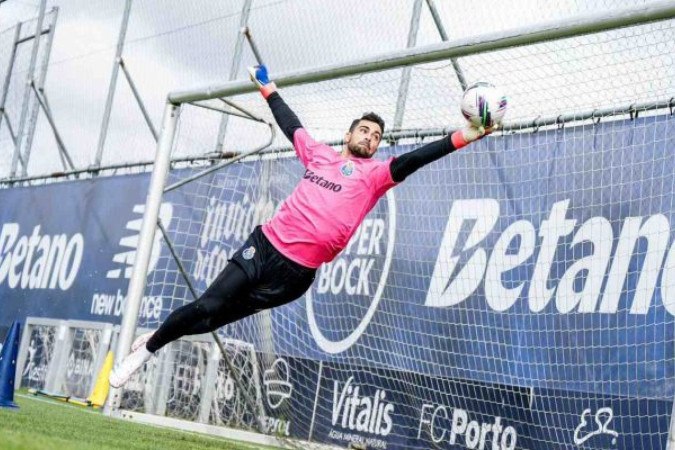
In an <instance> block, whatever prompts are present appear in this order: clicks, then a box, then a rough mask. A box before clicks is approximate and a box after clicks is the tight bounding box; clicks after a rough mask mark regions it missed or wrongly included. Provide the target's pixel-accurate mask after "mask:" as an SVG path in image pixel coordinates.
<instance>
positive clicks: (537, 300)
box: [425, 199, 675, 315]
mask: <svg viewBox="0 0 675 450" xmlns="http://www.w3.org/2000/svg"><path fill="white" fill-rule="evenodd" d="M569 203H570V200H562V201H559V202H556V203H555V204H553V205H552V207H551V211H550V213H549V216H548V218H547V219H545V220H543V221H542V223H541V225H540V227H539V230H538V231H537V230H536V229H535V227H534V225H533V224H532V223H531V222H529V221H527V220H518V221H516V222H513V223H512V224H510V225H509V226H508V227H507V228H506V229H505V230H504V231H502V232H501V234H500V236H499V237H498V239H497V241H496V243H495V244H494V245H493V246H492V249H491V252H492V254H491V255H490V254H489V253H488V248H486V247H485V246H482V245H481V243H482V242H483V241H484V240H485V239H486V237H487V236H488V235H489V234H490V233H491V232H492V230H493V228H494V227H495V225H496V224H497V222H498V220H499V218H500V210H499V202H498V201H497V200H494V199H471V200H456V201H455V202H453V204H452V208H451V210H450V215H449V218H448V223H447V226H446V229H445V233H444V236H443V241H442V242H441V248H440V250H439V253H438V259H437V261H436V264H435V266H434V271H433V274H432V278H431V283H430V286H429V291H428V293H427V298H426V301H425V305H426V306H431V307H448V306H453V305H457V304H459V303H462V302H463V301H465V300H466V299H468V298H469V297H470V296H471V295H473V294H474V292H475V291H476V290H477V289H478V287H479V286H480V284H481V283H483V288H484V294H485V300H486V302H487V304H488V306H489V307H490V308H491V309H492V310H495V311H505V310H507V309H509V308H511V307H512V306H513V305H514V304H515V302H516V301H517V300H518V299H519V298H520V297H521V294H522V293H523V292H525V295H524V296H525V298H527V301H528V306H529V309H530V310H531V311H532V312H541V311H543V310H544V309H545V308H546V307H547V306H548V305H549V303H550V302H551V301H552V300H553V298H554V297H555V306H556V309H557V310H558V312H560V313H564V314H565V313H570V312H572V311H575V310H576V311H577V312H580V313H610V314H614V313H616V312H617V311H618V307H619V303H620V299H621V296H622V294H624V293H625V291H624V290H623V289H622V286H624V284H625V282H626V280H627V279H628V278H629V277H628V272H629V268H630V264H631V260H632V259H633V256H634V254H635V253H636V249H639V248H640V246H641V245H642V244H645V245H646V246H647V248H648V251H645V250H644V248H643V249H642V250H639V252H640V253H642V254H643V255H644V261H643V263H642V266H641V268H640V271H639V273H638V277H637V278H638V280H637V282H636V286H635V288H634V289H632V290H633V291H634V292H635V293H640V295H637V294H634V295H633V298H632V299H630V298H629V299H628V301H629V302H630V313H631V314H647V311H648V310H649V307H650V305H651V302H652V298H653V294H654V290H655V288H656V285H657V280H658V278H659V274H660V273H662V276H661V294H662V295H661V296H659V297H660V298H661V299H662V303H663V306H664V307H665V309H666V310H667V311H668V312H669V313H670V314H672V315H675V245H672V246H671V247H670V250H668V242H669V240H670V230H671V226H670V223H669V221H668V218H667V217H666V216H665V215H663V214H655V215H652V216H648V217H642V216H637V217H625V218H623V220H622V223H621V229H620V232H619V235H618V237H617V236H614V231H613V229H612V226H611V224H610V222H609V220H608V219H606V218H604V217H601V216H598V217H591V218H589V219H588V220H586V221H585V222H583V223H582V224H580V226H579V227H578V229H576V232H575V227H576V225H577V221H576V220H575V219H570V218H567V209H568V207H569ZM468 224H471V228H470V230H469V235H468V237H467V239H466V240H465V242H464V245H463V248H462V249H461V252H463V253H464V254H465V255H466V256H467V257H468V260H467V261H466V263H465V264H464V265H463V266H459V264H458V263H459V260H460V257H459V256H458V253H459V251H458V249H457V248H456V247H457V246H458V242H459V239H458V236H460V235H461V231H462V229H463V228H464V229H466V228H465V227H464V226H465V225H468ZM570 235H572V242H571V244H570V248H572V247H575V246H579V245H582V244H592V251H593V253H592V254H590V255H585V256H583V257H581V258H578V259H577V260H575V261H573V263H572V264H571V265H569V266H568V267H566V270H565V272H564V273H563V275H562V276H561V277H560V280H559V281H558V282H557V285H552V283H551V280H549V275H550V273H551V270H552V267H553V265H554V263H555V262H556V255H558V258H560V249H561V248H562V243H561V242H559V241H561V239H562V238H565V237H566V236H570ZM538 238H539V239H538ZM515 242H517V243H518V248H516V249H515V250H514V249H513V243H515ZM587 248H588V247H587ZM612 256H613V257H612ZM531 258H532V259H534V262H533V263H532V264H533V266H534V268H533V270H532V274H531V276H530V280H529V281H525V282H523V283H521V284H520V285H517V286H513V287H506V286H504V285H503V283H502V275H503V274H504V273H506V272H508V271H510V270H513V269H516V268H517V267H519V266H521V265H523V264H525V262H526V261H527V260H529V259H531ZM458 266H459V267H458ZM582 273H585V274H586V276H585V283H584V284H583V286H582V289H581V290H579V289H578V284H579V283H578V282H577V281H578V278H579V275H580V274H582ZM605 278H606V279H607V281H606V283H605V288H604V289H603V280H604V279H605ZM528 284H529V286H527V285H528ZM624 295H625V294H624Z"/></svg>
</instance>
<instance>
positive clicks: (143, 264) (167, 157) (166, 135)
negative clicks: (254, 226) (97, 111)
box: [108, 102, 180, 412]
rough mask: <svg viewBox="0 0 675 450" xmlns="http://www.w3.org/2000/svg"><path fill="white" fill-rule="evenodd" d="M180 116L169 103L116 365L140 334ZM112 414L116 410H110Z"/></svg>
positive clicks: (116, 399) (115, 398)
mask: <svg viewBox="0 0 675 450" xmlns="http://www.w3.org/2000/svg"><path fill="white" fill-rule="evenodd" d="M179 114H180V106H178V105H174V104H171V103H169V102H167V103H166V106H165V108H164V119H163V120H162V130H161V132H160V138H159V142H158V144H157V155H156V156H155V167H154V170H153V171H152V176H151V177H150V187H149V189H148V196H147V199H146V202H145V213H144V214H143V222H142V224H141V231H140V234H139V238H138V248H137V249H136V260H135V261H134V267H133V272H132V275H131V279H130V280H129V289H128V292H127V302H126V306H125V308H124V314H123V317H122V325H121V327H120V335H119V340H118V341H117V349H116V352H115V362H116V364H119V363H120V362H121V361H122V360H123V359H124V357H125V356H127V355H128V354H129V349H130V348H131V342H132V341H133V339H134V333H135V331H136V322H137V320H138V311H139V309H140V307H141V299H142V298H143V292H144V291H145V283H146V278H147V273H148V265H149V263H150V254H151V253H152V245H153V241H154V237H155V230H156V228H157V218H158V217H159V208H160V206H161V204H162V193H163V191H164V185H165V183H166V178H167V175H168V173H169V166H170V161H171V149H172V148H173V141H174V136H175V133H176V124H177V122H178V116H179ZM121 392H122V391H121V389H112V390H111V393H110V398H111V401H110V402H109V405H110V408H112V409H117V408H118V407H119V403H120V400H121V395H120V394H121ZM108 411H110V412H111V411H112V410H111V409H108Z"/></svg>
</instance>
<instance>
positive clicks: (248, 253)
mask: <svg viewBox="0 0 675 450" xmlns="http://www.w3.org/2000/svg"><path fill="white" fill-rule="evenodd" d="M254 255H255V247H254V246H250V247H249V248H247V249H246V250H244V251H243V252H242V254H241V256H243V257H244V259H252V258H253V256H254Z"/></svg>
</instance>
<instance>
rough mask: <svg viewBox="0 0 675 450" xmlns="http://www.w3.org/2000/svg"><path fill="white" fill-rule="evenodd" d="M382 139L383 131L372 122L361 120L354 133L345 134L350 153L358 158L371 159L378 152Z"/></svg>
mask: <svg viewBox="0 0 675 450" xmlns="http://www.w3.org/2000/svg"><path fill="white" fill-rule="evenodd" d="M381 139H382V129H380V126H379V125H378V124H377V123H375V122H371V121H370V120H360V121H359V123H358V124H357V125H356V128H354V131H348V132H347V134H345V144H346V145H347V149H348V150H349V152H350V153H351V154H352V155H354V156H355V157H357V158H370V157H372V156H373V155H374V154H375V152H376V151H377V147H378V146H379V145H380V140H381Z"/></svg>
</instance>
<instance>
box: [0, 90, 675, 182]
mask: <svg viewBox="0 0 675 450" xmlns="http://www.w3.org/2000/svg"><path fill="white" fill-rule="evenodd" d="M661 109H669V110H670V111H673V109H675V98H671V99H669V100H663V101H657V102H648V103H635V104H631V105H624V106H621V107H616V108H601V109H594V110H587V111H584V112H579V113H570V114H561V115H559V116H546V117H543V118H542V117H537V118H536V119H534V120H532V119H530V120H522V121H518V122H507V123H505V124H504V126H503V127H502V128H500V129H499V130H500V131H501V132H508V131H527V130H529V129H531V128H533V129H535V130H536V129H537V128H540V127H543V126H551V125H558V126H563V125H565V124H567V123H574V122H579V121H583V120H588V119H594V120H596V121H597V120H599V119H601V118H603V117H612V116H619V115H621V114H631V113H633V115H634V114H635V112H638V113H642V112H644V111H656V110H661ZM268 125H269V124H268ZM270 127H271V128H272V130H274V127H272V126H270ZM449 131H451V129H450V128H426V129H410V130H400V131H391V132H388V133H385V134H384V136H382V140H384V141H390V140H393V141H396V140H399V139H414V138H418V139H421V138H428V137H436V136H445V135H446V134H448V132H449ZM322 142H323V143H324V144H326V145H329V146H331V145H340V144H342V143H343V139H342V138H340V139H336V140H327V141H322ZM256 151H260V149H257V150H256ZM275 152H276V153H283V152H293V147H290V146H281V147H274V148H271V149H269V150H268V151H265V152H264V154H268V153H275ZM250 154H251V153H248V152H247V153H246V154H245V155H244V154H240V155H242V157H245V156H249V155H250ZM237 156H239V155H237ZM222 159H224V158H222V157H214V156H213V155H210V156H182V157H180V158H172V159H171V163H181V162H185V163H196V162H213V161H218V160H222ZM227 161H228V162H230V163H232V162H234V161H231V160H230V159H227ZM152 164H154V161H151V160H146V161H140V162H134V163H120V164H110V165H107V166H103V167H100V168H97V169H92V168H85V169H75V170H71V171H67V172H57V173H49V174H43V175H33V176H30V177H17V178H3V179H0V184H6V183H23V182H28V183H29V182H32V181H40V180H48V179H52V178H56V177H67V176H71V175H80V174H93V173H97V172H99V171H101V170H122V169H133V168H138V167H144V166H150V165H152ZM221 167H222V166H219V167H218V168H217V169H220V168H221ZM217 169H214V170H217ZM200 175H201V176H203V174H200ZM175 188H177V187H173V186H168V187H167V192H168V191H170V190H172V189H175Z"/></svg>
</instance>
